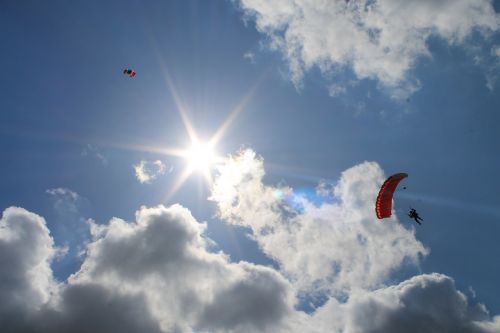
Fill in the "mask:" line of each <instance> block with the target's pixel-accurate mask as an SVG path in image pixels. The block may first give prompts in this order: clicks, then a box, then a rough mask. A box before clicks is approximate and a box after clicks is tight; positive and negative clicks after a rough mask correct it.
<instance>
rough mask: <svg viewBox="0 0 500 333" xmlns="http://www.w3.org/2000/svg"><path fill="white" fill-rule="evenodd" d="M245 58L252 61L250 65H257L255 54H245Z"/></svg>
mask: <svg viewBox="0 0 500 333" xmlns="http://www.w3.org/2000/svg"><path fill="white" fill-rule="evenodd" d="M243 58H244V59H247V60H248V61H250V63H252V64H255V53H253V52H250V51H249V52H246V53H245V54H243Z"/></svg>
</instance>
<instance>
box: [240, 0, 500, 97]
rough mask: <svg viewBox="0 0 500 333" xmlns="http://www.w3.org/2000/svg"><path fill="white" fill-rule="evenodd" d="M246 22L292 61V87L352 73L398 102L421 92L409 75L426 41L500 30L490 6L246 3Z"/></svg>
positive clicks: (468, 1)
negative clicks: (310, 75) (313, 72)
mask: <svg viewBox="0 0 500 333" xmlns="http://www.w3.org/2000/svg"><path fill="white" fill-rule="evenodd" d="M239 3H240V6H241V8H242V9H243V10H244V13H245V16H246V19H253V20H255V24H256V28H257V29H258V30H259V31H260V32H261V33H263V34H265V35H266V36H267V37H268V38H269V40H270V47H271V48H272V49H275V50H278V51H280V52H281V53H282V54H283V56H284V58H285V59H286V60H287V62H288V64H289V68H290V74H291V79H292V81H293V82H294V83H295V84H296V85H297V86H300V85H301V81H302V77H303V76H304V74H305V72H307V71H309V70H310V69H311V68H313V67H318V68H319V69H320V70H321V71H322V72H323V73H325V74H326V73H329V72H331V71H332V70H344V69H348V70H352V71H353V73H354V74H355V75H356V77H357V78H358V79H367V78H368V79H376V80H378V81H379V82H380V83H381V85H382V87H384V88H386V89H388V90H389V91H390V93H391V95H392V96H393V97H396V98H405V97H407V96H409V95H411V94H412V93H413V92H414V91H415V90H417V89H419V86H420V84H419V82H418V80H416V79H415V78H412V77H411V75H410V72H411V69H412V68H413V67H414V66H415V64H416V62H417V60H418V59H419V58H421V57H430V56H431V55H430V52H429V49H428V46H427V40H428V39H429V37H431V36H435V37H439V38H441V39H443V40H445V41H447V42H448V43H449V44H453V45H463V44H465V43H466V39H467V37H469V36H470V35H471V33H472V32H473V31H480V32H487V31H498V29H499V26H500V18H499V16H498V15H497V14H496V13H495V10H494V8H493V4H492V2H491V1H490V0H442V1H432V0H425V1H404V2H401V1H399V0H356V1H354V0H353V1H348V2H346V1H321V0H319V1H310V0H279V1H272V2H269V1H265V0H240V1H239Z"/></svg>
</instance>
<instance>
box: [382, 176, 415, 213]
mask: <svg viewBox="0 0 500 333" xmlns="http://www.w3.org/2000/svg"><path fill="white" fill-rule="evenodd" d="M406 177H408V174H406V173H396V174H394V175H392V176H390V177H389V178H387V179H386V181H385V182H384V184H382V187H381V188H380V191H379V192H378V196H377V201H376V203H375V212H376V213H377V217H378V218H379V219H383V218H386V217H390V216H391V213H392V195H393V194H394V191H395V190H396V187H397V186H398V184H399V182H400V181H401V180H403V179H404V178H406Z"/></svg>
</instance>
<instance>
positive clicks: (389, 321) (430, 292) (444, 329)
mask: <svg viewBox="0 0 500 333" xmlns="http://www.w3.org/2000/svg"><path fill="white" fill-rule="evenodd" d="M332 314H334V315H333V316H332ZM310 320H311V322H312V323H313V324H314V327H316V328H317V331H318V332H326V331H338V332H340V331H342V332H350V333H379V332H380V333H382V332H385V333H396V332H407V333H413V332H430V333H459V332H460V333H479V332H482V333H486V332H500V316H496V317H493V318H490V316H489V314H488V311H487V310H486V308H485V307H484V305H482V304H479V303H478V304H470V303H469V302H468V300H467V298H466V296H465V295H464V294H463V293H461V292H460V291H458V290H457V289H456V287H455V284H454V282H453V280H452V279H451V278H449V277H448V276H445V275H442V274H436V273H434V274H424V275H419V276H415V277H413V278H411V279H409V280H407V281H404V282H402V283H400V284H397V285H394V286H390V287H385V288H382V289H379V290H375V291H372V292H355V293H352V294H351V297H350V298H349V300H348V301H347V302H345V303H339V302H337V301H336V300H335V299H330V300H329V301H328V303H327V304H325V305H324V306H323V307H321V308H320V309H318V311H317V312H316V313H314V315H313V316H312V318H311V319H310Z"/></svg>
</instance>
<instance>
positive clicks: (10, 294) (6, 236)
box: [0, 207, 55, 332]
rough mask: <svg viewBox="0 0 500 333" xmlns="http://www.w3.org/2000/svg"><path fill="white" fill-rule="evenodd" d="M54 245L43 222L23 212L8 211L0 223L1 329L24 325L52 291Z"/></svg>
mask: <svg viewBox="0 0 500 333" xmlns="http://www.w3.org/2000/svg"><path fill="white" fill-rule="evenodd" d="M54 254H55V250H54V242H53V240H52V238H51V237H50V235H49V230H48V229H47V226H46V224H45V220H44V219H43V218H42V217H40V216H38V215H36V214H33V213H31V212H28V211H27V210H25V209H23V208H18V207H10V208H7V209H6V210H5V211H4V212H3V215H2V218H1V220H0V327H2V330H5V331H6V332H12V331H14V328H15V327H19V326H21V327H22V326H24V325H26V323H27V321H28V320H29V318H30V315H31V314H32V313H34V312H36V311H38V310H39V309H40V307H41V306H42V305H43V304H45V303H46V302H48V301H49V299H50V297H51V294H52V292H53V291H54V290H55V283H54V280H53V278H52V271H51V268H50V261H51V259H52V258H53V256H54Z"/></svg>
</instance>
